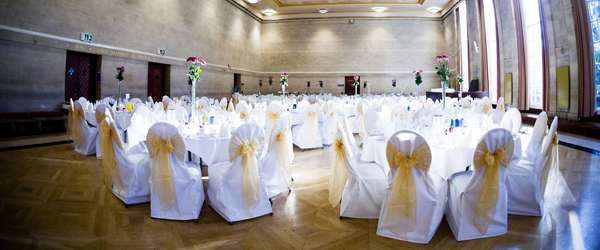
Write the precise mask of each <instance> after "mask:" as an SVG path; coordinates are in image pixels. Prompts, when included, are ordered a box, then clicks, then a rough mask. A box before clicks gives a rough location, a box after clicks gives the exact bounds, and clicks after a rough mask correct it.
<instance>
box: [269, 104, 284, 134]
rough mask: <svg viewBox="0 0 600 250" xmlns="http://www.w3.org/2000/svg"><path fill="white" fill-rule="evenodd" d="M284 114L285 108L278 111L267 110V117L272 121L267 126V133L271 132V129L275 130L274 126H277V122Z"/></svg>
mask: <svg viewBox="0 0 600 250" xmlns="http://www.w3.org/2000/svg"><path fill="white" fill-rule="evenodd" d="M282 114H283V109H280V110H278V111H277V112H271V111H269V112H267V119H269V121H270V122H269V124H268V126H267V134H269V135H270V134H271V131H273V128H274V127H275V123H277V121H278V120H279V118H280V117H281V115H282Z"/></svg>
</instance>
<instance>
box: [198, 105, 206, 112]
mask: <svg viewBox="0 0 600 250" xmlns="http://www.w3.org/2000/svg"><path fill="white" fill-rule="evenodd" d="M206 107H207V105H206V104H204V103H202V104H200V105H198V113H200V114H202V115H204V114H205V113H207V112H206Z"/></svg>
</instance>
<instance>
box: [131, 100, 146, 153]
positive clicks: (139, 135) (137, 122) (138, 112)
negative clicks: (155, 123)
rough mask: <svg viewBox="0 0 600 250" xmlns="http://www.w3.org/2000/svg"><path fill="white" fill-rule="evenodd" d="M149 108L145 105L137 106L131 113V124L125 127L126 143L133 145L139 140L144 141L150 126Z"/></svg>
mask: <svg viewBox="0 0 600 250" xmlns="http://www.w3.org/2000/svg"><path fill="white" fill-rule="evenodd" d="M149 120H150V109H148V108H147V107H146V106H139V107H137V108H136V109H135V110H134V111H133V113H132V114H131V125H130V126H129V128H127V143H128V144H129V147H134V146H136V145H137V144H138V143H140V142H141V141H146V136H147V135H148V129H149V128H150V122H149Z"/></svg>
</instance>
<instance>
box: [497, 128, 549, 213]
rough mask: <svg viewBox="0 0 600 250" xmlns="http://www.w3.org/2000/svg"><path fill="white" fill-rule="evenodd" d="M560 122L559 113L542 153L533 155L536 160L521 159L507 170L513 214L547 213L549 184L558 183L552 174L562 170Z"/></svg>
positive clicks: (509, 207) (544, 142)
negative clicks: (560, 168) (554, 181)
mask: <svg viewBox="0 0 600 250" xmlns="http://www.w3.org/2000/svg"><path fill="white" fill-rule="evenodd" d="M538 119H539V118H538ZM536 125H537V121H536ZM544 125H545V124H544ZM557 126H558V117H554V120H553V121H552V125H551V126H550V129H549V130H548V134H547V135H546V136H545V138H544V141H543V144H542V146H541V151H537V153H538V157H535V158H533V160H534V161H532V162H530V161H527V160H521V161H519V163H518V164H516V165H515V166H514V167H511V168H509V169H507V170H506V191H507V194H508V213H509V214H517V215H526V216H542V215H543V214H544V194H545V192H546V190H547V188H546V186H547V185H553V184H554V183H551V184H549V182H552V181H551V180H549V176H550V175H552V174H556V173H557V172H558V137H557V133H556V130H557ZM544 132H545V131H544ZM542 136H543V134H542Z"/></svg>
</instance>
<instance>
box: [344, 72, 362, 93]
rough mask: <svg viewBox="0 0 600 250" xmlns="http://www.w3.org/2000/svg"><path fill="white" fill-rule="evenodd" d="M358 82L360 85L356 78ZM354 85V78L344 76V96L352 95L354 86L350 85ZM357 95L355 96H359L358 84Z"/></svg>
mask: <svg viewBox="0 0 600 250" xmlns="http://www.w3.org/2000/svg"><path fill="white" fill-rule="evenodd" d="M358 82H359V83H360V78H358ZM352 84H354V76H346V85H345V86H346V87H345V88H346V95H354V94H355V93H354V86H353V85H352ZM357 90H358V93H356V94H360V84H359V85H358V88H357Z"/></svg>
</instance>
